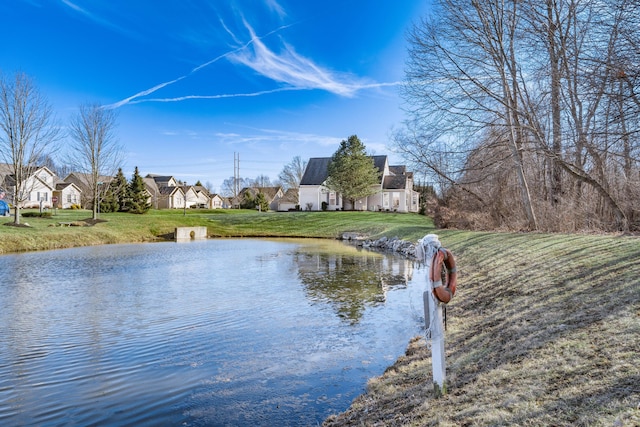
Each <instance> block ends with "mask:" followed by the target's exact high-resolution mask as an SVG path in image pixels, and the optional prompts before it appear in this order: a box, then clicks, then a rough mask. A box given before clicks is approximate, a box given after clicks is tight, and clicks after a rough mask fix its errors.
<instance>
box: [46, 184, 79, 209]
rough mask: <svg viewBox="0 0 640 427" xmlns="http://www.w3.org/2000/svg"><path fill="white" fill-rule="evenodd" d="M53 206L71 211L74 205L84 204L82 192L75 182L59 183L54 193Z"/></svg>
mask: <svg viewBox="0 0 640 427" xmlns="http://www.w3.org/2000/svg"><path fill="white" fill-rule="evenodd" d="M52 201H53V206H54V207H56V208H60V209H70V208H71V206H73V205H78V206H80V205H81V203H82V190H80V188H79V187H78V186H77V185H75V184H74V183H73V182H58V183H57V184H56V189H55V190H54V191H53V198H52Z"/></svg>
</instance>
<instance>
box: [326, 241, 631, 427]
mask: <svg viewBox="0 0 640 427" xmlns="http://www.w3.org/2000/svg"><path fill="white" fill-rule="evenodd" d="M440 238H441V240H442V241H443V242H444V243H445V244H446V245H447V246H448V247H449V248H451V249H452V250H453V251H454V253H455V254H456V255H457V260H458V265H459V266H460V267H459V268H460V271H461V275H460V286H459V293H458V295H457V296H456V299H454V300H453V301H452V302H451V303H450V304H449V306H448V330H447V336H446V340H447V343H446V351H447V385H448V394H447V395H445V396H444V397H442V398H440V399H436V398H435V396H434V393H433V386H432V379H431V359H430V351H429V350H428V349H427V347H426V343H425V341H424V339H422V338H416V339H415V340H413V341H412V342H411V343H410V344H409V347H408V349H407V354H406V355H405V356H403V357H401V358H400V359H399V360H398V361H397V362H396V364H395V365H394V366H392V367H391V368H389V369H388V370H387V372H386V373H385V374H384V375H383V376H381V377H380V378H375V379H372V380H371V381H370V383H369V384H368V391H367V393H366V394H364V395H363V396H360V397H359V398H358V399H356V401H354V402H353V405H352V407H351V408H350V409H349V410H348V411H347V412H345V413H344V414H340V415H337V416H333V417H331V418H329V419H328V420H327V421H326V422H325V424H324V425H325V426H327V427H328V426H541V425H542V426H640V239H638V238H633V237H616V236H584V235H548V234H510V233H502V234H500V233H470V232H455V231H446V232H445V231H442V232H440Z"/></svg>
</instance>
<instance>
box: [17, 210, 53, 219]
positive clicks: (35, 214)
mask: <svg viewBox="0 0 640 427" xmlns="http://www.w3.org/2000/svg"><path fill="white" fill-rule="evenodd" d="M52 215H53V214H52V213H51V212H48V211H47V212H24V213H22V214H21V216H22V217H23V218H51V216H52Z"/></svg>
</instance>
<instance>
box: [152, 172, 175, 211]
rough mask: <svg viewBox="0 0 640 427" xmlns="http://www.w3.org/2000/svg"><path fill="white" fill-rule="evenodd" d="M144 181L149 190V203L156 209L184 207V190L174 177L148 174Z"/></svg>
mask: <svg viewBox="0 0 640 427" xmlns="http://www.w3.org/2000/svg"><path fill="white" fill-rule="evenodd" d="M142 181H143V182H144V186H145V188H146V189H147V192H149V203H150V204H151V206H152V207H153V208H154V209H183V208H184V204H185V194H184V190H183V189H182V186H181V185H180V184H179V183H178V181H177V180H176V179H175V178H174V177H172V176H166V175H155V174H148V175H147V176H145V177H144V178H142Z"/></svg>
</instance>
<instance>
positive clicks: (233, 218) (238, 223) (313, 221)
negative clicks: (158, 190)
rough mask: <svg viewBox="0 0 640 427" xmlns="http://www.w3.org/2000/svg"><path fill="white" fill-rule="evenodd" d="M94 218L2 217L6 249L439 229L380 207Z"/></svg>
mask: <svg viewBox="0 0 640 427" xmlns="http://www.w3.org/2000/svg"><path fill="white" fill-rule="evenodd" d="M29 212H35V211H29ZM88 218H91V212H90V211H83V210H58V211H57V212H56V213H55V215H53V216H52V217H51V218H39V217H36V218H33V217H22V218H21V220H20V222H21V223H22V224H28V225H29V227H12V226H9V225H7V224H10V223H12V222H13V217H0V240H1V241H2V244H1V246H0V254H6V253H11V252H22V251H36V250H46V249H61V248H68V247H75V246H89V245H101V244H110V243H128V242H132V243H135V242H150V241H156V240H165V239H171V238H172V236H173V232H174V230H175V228H176V227H186V226H206V227H207V232H208V235H209V236H211V237H319V238H338V237H340V236H341V235H342V233H344V232H347V231H351V232H357V233H361V234H365V235H368V236H371V237H380V236H383V235H386V236H389V237H393V236H398V237H400V238H406V239H412V240H417V239H418V238H419V237H421V236H422V235H424V234H427V233H428V232H429V230H433V222H432V221H431V220H430V219H429V218H427V217H424V216H420V215H413V214H396V213H375V212H279V213H278V212H266V213H265V212H262V213H261V212H256V211H248V210H195V209H193V210H187V211H186V214H185V212H184V211H181V210H152V211H150V212H149V213H147V214H144V215H133V214H126V213H108V214H100V220H103V221H104V222H98V223H96V224H94V225H91V226H89V223H87V222H86V221H85V220H86V219H88ZM61 224H72V225H73V226H61Z"/></svg>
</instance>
